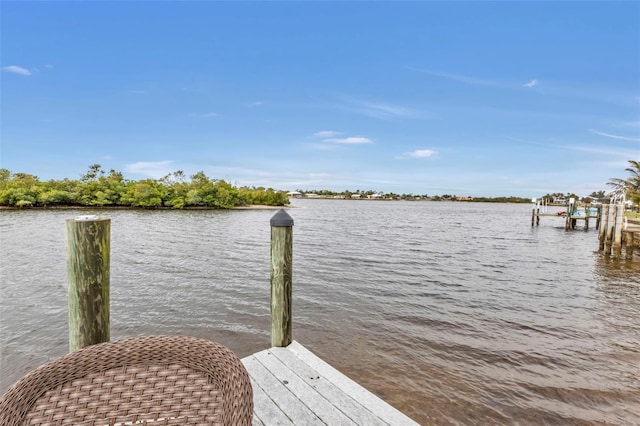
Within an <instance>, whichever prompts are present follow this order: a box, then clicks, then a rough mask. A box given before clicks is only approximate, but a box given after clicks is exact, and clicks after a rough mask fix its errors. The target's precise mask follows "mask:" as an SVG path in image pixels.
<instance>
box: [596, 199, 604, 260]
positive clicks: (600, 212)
mask: <svg viewBox="0 0 640 426" xmlns="http://www.w3.org/2000/svg"><path fill="white" fill-rule="evenodd" d="M602 207H603V206H602V205H599V206H598V207H596V209H597V210H596V229H597V230H600V221H601V218H602ZM600 250H602V249H600Z"/></svg>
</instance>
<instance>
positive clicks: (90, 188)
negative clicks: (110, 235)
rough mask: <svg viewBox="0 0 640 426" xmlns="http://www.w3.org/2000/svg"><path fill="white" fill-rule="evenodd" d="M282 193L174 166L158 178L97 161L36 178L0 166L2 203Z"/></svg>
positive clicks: (259, 197)
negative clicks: (131, 174)
mask: <svg viewBox="0 0 640 426" xmlns="http://www.w3.org/2000/svg"><path fill="white" fill-rule="evenodd" d="M288 203H289V199H288V197H287V194H286V193H285V192H283V191H276V190H274V189H272V188H263V187H258V188H256V187H236V186H234V185H232V184H230V183H229V182H226V181H224V180H222V179H211V178H209V177H208V176H207V175H205V174H204V172H198V173H196V174H194V175H192V176H190V177H187V176H186V175H185V174H184V172H182V171H176V172H174V173H170V174H168V175H166V176H165V177H163V178H161V179H143V180H138V181H136V180H129V179H125V178H124V176H123V174H122V173H121V172H118V171H116V170H110V171H109V172H106V171H105V170H103V169H102V167H101V166H100V165H99V164H94V165H91V166H90V167H89V170H88V171H87V173H86V174H84V175H83V176H82V177H81V178H80V179H79V180H71V179H63V180H48V181H44V182H43V181H41V180H40V179H39V178H38V177H37V176H35V175H31V174H27V173H12V172H11V171H9V170H7V169H0V206H6V207H22V208H28V207H55V206H65V207H67V206H68V207H76V206H87V207H89V206H91V207H110V206H114V207H115V206H119V207H139V208H171V209H183V208H198V207H200V208H219V209H229V208H234V207H241V206H247V205H266V206H284V205H286V204H288Z"/></svg>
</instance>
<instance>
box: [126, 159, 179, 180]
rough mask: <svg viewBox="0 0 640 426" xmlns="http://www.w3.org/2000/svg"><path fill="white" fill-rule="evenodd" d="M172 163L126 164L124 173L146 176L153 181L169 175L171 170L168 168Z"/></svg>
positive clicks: (142, 162)
mask: <svg viewBox="0 0 640 426" xmlns="http://www.w3.org/2000/svg"><path fill="white" fill-rule="evenodd" d="M172 163H173V161H171V160H166V161H138V162H137V163H132V164H127V165H126V166H125V169H124V170H125V171H126V172H128V173H133V174H137V175H143V176H148V177H150V178H153V179H160V178H161V177H163V176H166V175H167V174H169V173H171V172H172V170H171V168H170V167H169V166H170V165H171V164H172Z"/></svg>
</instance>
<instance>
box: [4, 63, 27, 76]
mask: <svg viewBox="0 0 640 426" xmlns="http://www.w3.org/2000/svg"><path fill="white" fill-rule="evenodd" d="M2 70H3V71H6V72H11V73H14V74H20V75H31V71H29V70H28V69H26V68H22V67H19V66H17V65H9V66H6V67H2Z"/></svg>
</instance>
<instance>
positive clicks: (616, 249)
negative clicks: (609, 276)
mask: <svg viewBox="0 0 640 426" xmlns="http://www.w3.org/2000/svg"><path fill="white" fill-rule="evenodd" d="M623 218H624V204H618V205H617V206H616V219H615V221H616V223H615V229H614V235H613V259H615V260H618V259H620V257H621V256H622V219H623Z"/></svg>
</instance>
